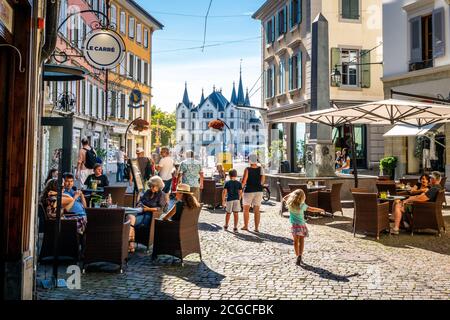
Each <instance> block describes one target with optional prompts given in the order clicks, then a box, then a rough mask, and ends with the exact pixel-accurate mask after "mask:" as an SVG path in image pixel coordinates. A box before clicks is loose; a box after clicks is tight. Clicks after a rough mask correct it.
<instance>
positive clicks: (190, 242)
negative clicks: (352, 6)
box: [152, 208, 202, 262]
mask: <svg viewBox="0 0 450 320" xmlns="http://www.w3.org/2000/svg"><path fill="white" fill-rule="evenodd" d="M200 211H201V208H197V209H189V208H184V209H183V213H182V214H181V219H180V221H164V220H155V239H154V243H153V253H152V259H153V260H154V259H156V258H157V257H158V255H162V254H165V255H171V256H174V257H177V258H179V259H181V262H183V259H184V258H185V257H186V256H188V255H189V254H191V253H198V254H199V255H200V260H201V259H202V252H201V248H200V239H199V235H198V219H199V216H200Z"/></svg>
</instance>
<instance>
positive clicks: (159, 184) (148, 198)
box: [128, 176, 167, 252]
mask: <svg viewBox="0 0 450 320" xmlns="http://www.w3.org/2000/svg"><path fill="white" fill-rule="evenodd" d="M148 187H149V189H148V190H147V191H146V192H145V193H144V195H143V196H142V197H141V199H140V201H139V202H138V204H137V207H139V208H142V213H139V214H138V215H137V216H134V215H128V218H129V220H130V225H131V226H132V228H131V229H130V248H129V250H130V252H134V239H135V228H136V226H139V225H141V224H142V225H144V226H146V227H148V226H150V224H151V221H152V218H153V212H157V211H162V210H164V209H166V207H167V202H166V194H165V193H164V192H163V191H162V189H163V188H164V181H163V180H162V179H161V178H160V177H158V176H154V177H152V178H150V180H149V182H148Z"/></svg>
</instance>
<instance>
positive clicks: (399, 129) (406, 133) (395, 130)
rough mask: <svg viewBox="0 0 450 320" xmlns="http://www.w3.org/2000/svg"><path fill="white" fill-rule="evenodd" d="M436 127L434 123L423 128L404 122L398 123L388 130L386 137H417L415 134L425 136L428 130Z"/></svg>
mask: <svg viewBox="0 0 450 320" xmlns="http://www.w3.org/2000/svg"><path fill="white" fill-rule="evenodd" d="M433 128H434V125H431V124H430V125H426V126H423V127H422V128H418V127H415V126H408V125H403V124H397V125H395V126H394V127H392V129H391V130H389V131H388V132H386V133H385V134H384V135H383V136H384V137H415V136H423V135H425V134H426V133H427V132H428V131H430V130H431V129H433Z"/></svg>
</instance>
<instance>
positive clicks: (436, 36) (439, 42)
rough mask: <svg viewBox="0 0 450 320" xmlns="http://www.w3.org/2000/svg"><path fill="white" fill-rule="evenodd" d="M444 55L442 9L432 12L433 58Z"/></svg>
mask: <svg viewBox="0 0 450 320" xmlns="http://www.w3.org/2000/svg"><path fill="white" fill-rule="evenodd" d="M443 55H445V19H444V8H438V9H436V10H433V58H437V57H441V56H443Z"/></svg>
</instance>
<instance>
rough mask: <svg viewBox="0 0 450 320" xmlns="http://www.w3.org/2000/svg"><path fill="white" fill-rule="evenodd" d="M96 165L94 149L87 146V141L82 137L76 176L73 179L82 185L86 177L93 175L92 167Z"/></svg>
mask: <svg viewBox="0 0 450 320" xmlns="http://www.w3.org/2000/svg"><path fill="white" fill-rule="evenodd" d="M96 164H97V154H96V153H95V150H94V148H92V147H91V146H90V145H89V140H88V139H87V138H86V137H84V138H83V139H81V149H80V151H79V153H78V164H77V174H76V175H75V179H77V180H80V181H81V185H83V184H84V182H85V181H86V179H87V177H88V176H89V175H91V174H92V173H93V170H92V169H94V166H95V165H96Z"/></svg>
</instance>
